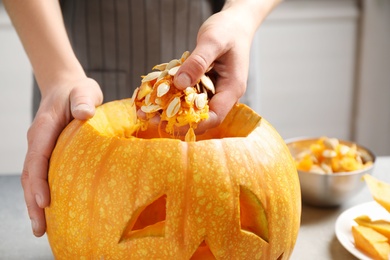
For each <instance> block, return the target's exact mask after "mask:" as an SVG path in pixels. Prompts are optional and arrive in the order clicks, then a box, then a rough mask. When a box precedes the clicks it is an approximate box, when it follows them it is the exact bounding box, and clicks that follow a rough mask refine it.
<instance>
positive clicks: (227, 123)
mask: <svg viewBox="0 0 390 260" xmlns="http://www.w3.org/2000/svg"><path fill="white" fill-rule="evenodd" d="M260 122H261V116H259V115H258V114H257V113H256V112H254V111H253V110H252V109H251V108H249V107H248V106H246V105H244V104H237V105H235V106H234V107H233V108H232V109H231V111H230V112H229V113H228V115H227V116H226V118H225V120H224V121H223V122H222V123H221V124H220V125H219V126H218V127H216V128H213V129H209V130H208V131H207V132H205V133H204V134H202V135H197V136H196V140H197V141H201V140H208V139H221V138H227V137H246V136H248V135H249V134H250V133H252V132H253V131H254V130H255V129H256V127H257V126H258V125H259V124H260ZM86 123H87V124H89V125H90V126H92V127H93V128H94V129H95V130H96V131H98V132H99V134H100V135H104V136H108V137H118V138H142V139H153V138H169V139H179V140H182V141H184V136H178V135H169V134H165V135H164V136H161V132H160V131H158V129H157V128H148V129H146V130H142V129H141V125H140V124H141V122H140V121H139V119H138V117H137V111H136V109H135V107H134V102H132V100H131V99H123V100H117V101H112V102H108V103H105V104H104V105H102V106H100V107H98V108H97V110H96V114H95V116H94V117H93V118H91V119H89V120H88V121H87V122H86Z"/></svg>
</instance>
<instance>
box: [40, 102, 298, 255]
mask: <svg viewBox="0 0 390 260" xmlns="http://www.w3.org/2000/svg"><path fill="white" fill-rule="evenodd" d="M136 122H137V121H136V115H135V110H134V109H133V108H132V106H131V102H130V101H129V100H121V101H114V102H110V103H107V104H105V105H103V106H101V107H99V108H98V109H97V112H96V115H95V116H94V117H93V118H92V119H90V120H88V121H85V122H82V121H78V120H74V121H72V122H71V123H70V124H69V125H68V126H67V128H66V129H65V130H64V131H63V133H62V134H61V136H60V138H59V140H58V143H57V145H56V148H55V150H54V152H53V154H52V157H51V161H50V171H49V185H50V192H51V204H50V207H48V208H47V209H46V220H47V235H48V238H49V242H50V245H51V248H52V250H53V254H54V255H55V257H56V258H57V259H83V258H85V259H288V258H289V256H290V255H291V253H292V250H293V247H294V244H295V241H296V238H297V234H298V229H299V224H300V210H301V205H300V201H301V200H300V189H299V182H298V177H297V172H296V168H295V163H294V160H293V159H292V157H291V155H290V153H289V151H288V148H287V147H286V145H285V144H284V142H283V140H282V139H281V137H280V136H279V134H278V133H277V132H276V131H275V130H274V129H273V127H272V126H271V125H270V124H269V123H268V122H267V121H266V120H264V119H263V118H261V117H260V116H258V115H257V114H256V113H254V112H253V111H252V110H251V109H249V108H248V107H246V106H244V105H237V106H235V107H234V108H233V109H232V111H231V112H230V113H229V115H228V116H227V117H226V119H225V121H224V122H223V123H222V124H221V125H220V126H219V127H218V128H215V129H212V130H209V131H208V132H206V133H205V134H204V135H200V136H197V140H198V141H197V142H183V141H180V140H177V139H169V138H153V137H158V134H156V133H153V132H152V131H149V132H143V133H142V132H138V137H134V136H132V134H133V132H134V130H135V129H137V127H136V126H135V124H136ZM154 135H155V136H154ZM141 137H143V138H141Z"/></svg>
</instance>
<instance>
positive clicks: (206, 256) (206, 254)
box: [191, 240, 216, 260]
mask: <svg viewBox="0 0 390 260" xmlns="http://www.w3.org/2000/svg"><path fill="white" fill-rule="evenodd" d="M215 259H216V258H215V256H214V255H213V253H212V252H211V250H210V247H209V246H208V245H207V244H206V242H205V241H204V240H203V242H202V243H200V245H199V247H198V249H197V250H196V251H195V253H194V254H193V255H192V257H191V260H215Z"/></svg>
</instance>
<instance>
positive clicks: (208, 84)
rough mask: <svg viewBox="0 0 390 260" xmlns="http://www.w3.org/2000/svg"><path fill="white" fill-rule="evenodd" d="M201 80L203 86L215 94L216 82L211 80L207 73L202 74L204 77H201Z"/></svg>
mask: <svg viewBox="0 0 390 260" xmlns="http://www.w3.org/2000/svg"><path fill="white" fill-rule="evenodd" d="M200 82H202V84H203V86H204V87H205V88H206V89H208V90H210V91H211V93H213V94H215V87H214V83H213V82H212V81H211V79H210V78H209V77H208V76H206V75H202V77H201V78H200Z"/></svg>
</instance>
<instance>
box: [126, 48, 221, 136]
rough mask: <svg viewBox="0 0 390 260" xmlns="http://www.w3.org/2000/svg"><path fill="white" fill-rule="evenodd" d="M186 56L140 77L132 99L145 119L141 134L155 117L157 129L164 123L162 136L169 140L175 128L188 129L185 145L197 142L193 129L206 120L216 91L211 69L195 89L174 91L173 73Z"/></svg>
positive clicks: (184, 54)
mask: <svg viewBox="0 0 390 260" xmlns="http://www.w3.org/2000/svg"><path fill="white" fill-rule="evenodd" d="M189 54H190V53H189V52H188V51H187V52H184V53H183V55H182V56H181V58H180V59H174V60H171V61H170V62H168V63H162V64H159V65H156V66H154V67H153V69H152V70H153V71H152V72H150V73H148V74H147V75H146V76H143V77H142V80H141V86H140V87H138V88H137V89H136V90H135V91H134V93H133V98H132V100H133V102H134V104H135V106H136V109H137V110H139V109H140V110H141V111H142V112H144V113H145V115H146V118H144V119H140V118H139V120H140V121H141V124H140V128H141V130H145V129H147V127H148V121H149V119H151V118H153V117H155V116H156V115H158V116H160V126H161V122H164V121H165V122H167V124H166V127H165V132H167V133H168V134H170V135H171V136H174V134H175V132H174V131H175V127H181V126H186V125H188V126H189V129H188V131H187V134H186V135H185V141H195V140H196V136H195V133H194V129H195V128H196V127H197V125H198V124H199V123H200V122H201V121H202V120H205V119H207V118H208V112H209V106H208V101H209V99H210V98H211V97H212V96H213V95H214V94H215V87H214V83H213V81H212V80H211V78H210V71H211V69H212V66H210V68H209V69H208V70H207V71H206V73H205V74H204V75H203V76H202V77H201V78H200V80H199V82H197V83H196V84H195V85H194V86H189V87H187V88H186V89H184V90H179V89H177V88H176V87H175V85H174V84H173V80H174V78H175V75H176V72H177V71H178V70H179V68H180V66H181V65H182V64H183V62H184V61H185V60H186V59H187V57H188V56H189ZM160 126H159V130H161V129H160Z"/></svg>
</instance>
